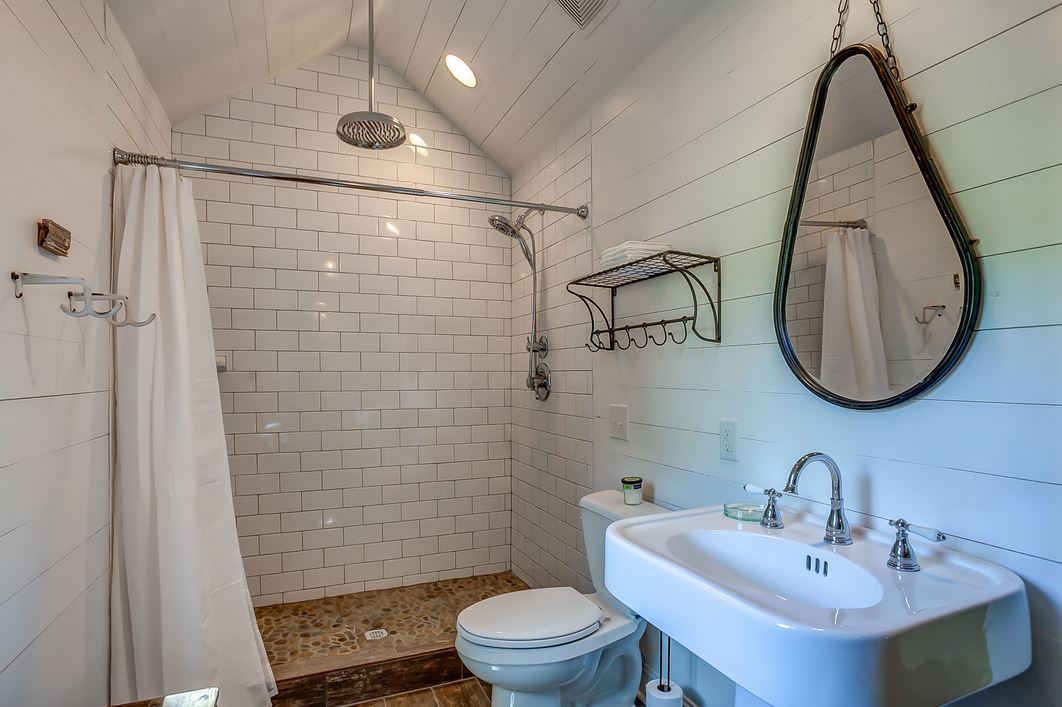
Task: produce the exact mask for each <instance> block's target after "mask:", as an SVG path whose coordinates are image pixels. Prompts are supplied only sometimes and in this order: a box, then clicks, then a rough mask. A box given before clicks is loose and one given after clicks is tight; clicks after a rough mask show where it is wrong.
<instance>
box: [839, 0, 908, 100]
mask: <svg viewBox="0 0 1062 707" xmlns="http://www.w3.org/2000/svg"><path fill="white" fill-rule="evenodd" d="M870 7H871V9H873V10H874V21H875V22H876V23H877V30H878V36H879V37H881V46H883V47H884V48H885V64H886V65H887V66H888V67H889V73H891V74H892V77H893V78H894V79H896V83H899V82H900V67H899V64H897V62H896V55H895V54H893V53H892V40H890V39H889V26H888V25H887V24H885V18H884V17H883V16H882V14H881V3H880V2H878V0H870ZM847 14H848V0H840V2H838V3H837V24H835V25H834V26H833V40H832V41H831V42H830V56H833V55H834V54H836V53H837V50H838V49H840V48H841V38H842V35H843V34H844V23H845V19H846V18H845V16H846V15H847Z"/></svg>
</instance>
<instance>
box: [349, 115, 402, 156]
mask: <svg viewBox="0 0 1062 707" xmlns="http://www.w3.org/2000/svg"><path fill="white" fill-rule="evenodd" d="M336 134H337V135H339V139H341V140H342V141H343V142H345V143H347V144H348V145H353V146H354V147H362V148H365V149H366V150H386V149H388V148H391V147H398V146H399V145H401V144H402V143H404V142H405V141H406V129H405V127H404V126H403V125H402V123H400V122H399V121H398V119H397V118H394V117H392V116H390V115H387V114H386V113H377V112H375V111H371V110H359V111H357V112H356V113H348V114H347V115H344V116H343V117H342V118H340V119H339V124H338V125H337V126H336Z"/></svg>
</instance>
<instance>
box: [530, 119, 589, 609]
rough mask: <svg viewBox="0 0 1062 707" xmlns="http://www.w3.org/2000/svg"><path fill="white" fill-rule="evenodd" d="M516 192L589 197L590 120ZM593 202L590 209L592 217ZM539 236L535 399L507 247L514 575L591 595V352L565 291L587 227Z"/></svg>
mask: <svg viewBox="0 0 1062 707" xmlns="http://www.w3.org/2000/svg"><path fill="white" fill-rule="evenodd" d="M513 182H514V188H513V195H514V198H516V199H520V200H523V201H538V202H549V203H558V204H563V205H565V206H579V205H582V204H589V203H590V118H589V116H586V117H585V118H583V119H582V120H579V121H577V122H576V123H575V124H574V125H573V126H572V127H571V128H569V129H568V130H566V131H565V132H564V133H563V134H562V135H561V136H559V137H558V138H557V140H556V141H555V142H554V143H553V144H552V145H551V146H550V148H549V149H548V150H546V152H544V153H543V154H542V155H540V156H539V158H538V159H537V160H535V161H533V162H532V163H531V164H529V165H527V166H526V167H525V168H524V169H522V170H521V171H520V172H519V173H518V174H517V175H516V176H515V177H514V179H513ZM592 219H593V208H592V205H591V220H592ZM528 224H529V225H530V227H531V228H532V229H534V230H535V236H536V238H537V240H538V263H539V269H540V273H539V288H540V289H539V292H540V295H539V301H538V310H539V312H538V315H539V319H538V322H539V325H538V331H539V335H540V336H542V335H545V336H546V337H547V339H548V340H549V353H548V355H547V356H546V358H545V361H544V362H545V363H546V365H548V366H549V368H550V370H551V372H552V381H553V389H552V393H551V395H550V397H549V399H548V400H546V401H545V402H539V401H537V400H535V398H534V396H533V395H532V394H531V392H530V391H528V390H527V388H526V387H525V381H526V379H527V351H526V346H527V338H528V336H529V334H530V332H531V277H530V273H531V269H530V267H529V266H528V265H527V263H526V261H525V260H524V259H523V257H522V256H521V254H520V251H519V250H518V248H517V246H516V245H515V244H513V254H512V262H513V266H512V271H513V320H512V321H513V324H512V330H513V337H512V371H513V373H512V380H511V388H512V418H513V419H512V440H513V444H512V447H513V532H512V553H513V554H512V564H513V571H514V572H516V573H517V574H519V575H520V576H521V577H522V578H523V579H524V580H525V581H527V582H528V583H529V584H531V585H532V586H571V587H575V588H576V589H578V590H579V591H582V592H590V591H593V588H592V584H591V583H590V571H589V568H588V566H587V561H586V546H585V543H584V541H583V535H582V525H581V521H580V518H579V499H580V498H582V497H583V496H584V495H585V494H587V493H588V492H589V491H590V490H591V488H592V486H593V402H592V399H591V393H592V379H591V375H592V374H591V353H590V351H589V350H588V349H587V348H586V346H585V344H586V340H587V334H588V333H589V322H588V320H587V317H586V309H585V307H583V305H582V304H580V303H579V301H578V300H576V299H575V298H574V297H572V295H571V294H569V293H568V292H567V291H566V290H565V286H566V285H567V284H568V282H569V281H571V280H573V279H574V278H576V277H578V276H579V275H584V274H586V273H588V272H590V270H591V269H592V262H591V261H592V254H591V252H590V223H589V221H582V220H580V219H578V218H577V217H575V216H562V215H560V214H550V213H547V214H545V216H544V217H541V218H540V217H539V216H538V215H535V216H533V217H532V218H531V219H530V220H529V221H528Z"/></svg>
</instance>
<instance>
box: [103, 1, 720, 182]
mask: <svg viewBox="0 0 1062 707" xmlns="http://www.w3.org/2000/svg"><path fill="white" fill-rule="evenodd" d="M107 2H108V4H109V5H110V7H111V9H112V11H113V12H114V14H115V17H116V18H117V19H118V22H119V24H121V26H122V29H123V30H124V31H125V33H126V34H127V35H128V37H129V41H130V43H131V44H132V46H133V49H134V51H135V52H136V53H137V56H138V58H139V59H140V62H141V64H142V65H143V66H144V69H145V71H146V72H147V74H148V77H149V78H150V79H151V82H152V85H153V86H154V88H155V90H156V91H157V92H158V94H159V98H160V99H161V100H162V103H163V105H164V106H165V107H166V110H167V112H168V113H169V116H170V118H172V119H173V120H175V121H176V120H180V119H182V118H184V117H187V116H189V115H192V114H194V113H196V112H198V111H200V110H202V109H203V108H205V107H207V106H209V105H211V104H213V103H215V102H217V101H218V100H220V99H221V98H224V97H226V96H230V95H232V94H235V93H237V92H239V91H241V90H243V89H245V88H248V87H250V86H253V85H255V84H258V83H260V82H262V81H264V80H266V79H268V78H269V77H271V76H275V75H277V74H279V73H282V72H284V71H286V70H288V69H290V68H293V67H295V66H299V65H301V64H304V63H306V62H308V61H309V60H311V59H313V58H315V57H317V56H319V55H321V54H324V53H326V52H328V51H331V50H334V49H336V48H338V47H341V46H344V45H347V44H353V45H355V46H360V47H365V46H367V44H368V42H367V35H368V0H107ZM704 2H706V0H608V4H607V6H606V11H607V12H608V14H607V15H605V17H604V19H603V20H602V21H601V22H600V24H599V25H598V26H597V27H596V28H595V29H593V31H591V32H590V33H589V34H587V33H586V32H584V31H583V30H580V29H579V28H578V27H577V26H576V25H575V23H574V22H572V20H571V19H570V18H569V17H568V16H567V15H566V14H565V13H564V12H563V11H562V10H561V8H560V7H559V6H558V5H557V4H556V2H554V0H377V4H376V50H377V53H378V55H379V59H380V61H382V62H383V63H385V64H387V65H388V66H390V67H391V68H392V69H393V70H395V71H396V72H397V73H399V74H401V75H402V76H404V77H405V79H406V81H408V82H409V83H410V84H411V85H412V86H413V87H414V88H416V89H417V90H418V91H420V92H421V93H422V94H423V95H424V96H425V97H426V98H427V99H428V100H429V101H431V102H432V103H433V104H434V105H435V106H436V107H437V108H438V109H439V110H441V111H442V112H443V113H444V114H445V115H446V116H447V117H448V118H450V120H451V121H452V122H453V123H454V124H455V125H456V126H458V127H459V128H460V129H461V130H462V131H463V132H464V133H465V134H466V135H467V136H468V137H469V138H471V139H472V140H473V141H475V142H476V143H478V144H479V145H480V147H482V149H483V150H484V152H486V153H487V154H488V155H490V156H491V157H492V158H493V159H494V160H495V161H496V162H498V164H500V165H501V166H502V167H503V168H505V169H507V170H508V171H509V172H513V171H515V170H516V169H518V168H519V167H521V166H522V165H523V164H524V163H525V162H526V160H527V159H528V158H530V157H532V156H533V155H535V154H537V153H538V152H539V151H540V150H541V149H542V148H543V147H544V146H545V145H547V144H548V143H549V142H550V141H551V140H552V139H553V138H555V137H556V136H557V135H558V134H559V133H560V132H561V131H562V130H564V129H565V128H567V127H568V126H569V125H570V124H571V123H572V122H573V121H574V120H576V119H577V118H579V117H580V116H581V115H582V114H583V113H585V111H587V110H588V109H589V108H590V106H592V105H593V103H594V101H596V100H597V99H598V98H600V97H601V96H602V95H604V93H605V92H606V91H608V89H610V88H611V87H612V86H614V85H615V84H616V83H617V82H618V81H619V79H620V78H621V77H622V76H623V75H624V74H626V73H627V72H628V71H630V70H631V69H633V68H634V67H635V66H637V64H638V63H639V62H640V61H641V60H642V59H644V58H645V57H646V56H647V55H648V54H649V53H650V52H652V51H653V50H654V49H655V48H656V47H658V46H659V45H660V44H661V43H663V42H664V41H665V40H666V39H667V37H668V36H670V35H671V33H672V32H674V31H675V30H676V29H677V28H678V27H679V25H681V24H682V22H684V21H685V20H686V19H687V18H689V17H691V16H692V15H693V14H694V13H695V12H696V11H697V10H698V9H699V8H700V7H702V6H703V5H704ZM446 53H453V54H457V55H458V56H460V57H462V58H464V59H465V60H466V61H467V62H468V63H469V64H470V65H471V66H472V68H473V69H474V70H475V72H476V75H477V77H478V85H477V86H476V87H475V88H467V87H465V86H463V85H461V84H459V83H458V82H457V81H455V80H454V79H453V77H452V76H450V74H449V72H448V71H447V70H446V68H445V66H444V65H443V63H442V57H443V55H444V54H446Z"/></svg>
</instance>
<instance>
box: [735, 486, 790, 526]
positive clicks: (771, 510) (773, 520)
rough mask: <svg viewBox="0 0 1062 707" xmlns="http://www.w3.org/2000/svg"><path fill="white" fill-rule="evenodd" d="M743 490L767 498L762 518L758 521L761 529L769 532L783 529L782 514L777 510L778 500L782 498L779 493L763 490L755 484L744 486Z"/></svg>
mask: <svg viewBox="0 0 1062 707" xmlns="http://www.w3.org/2000/svg"><path fill="white" fill-rule="evenodd" d="M744 488H745V490H746V491H748V492H749V493H762V494H763V495H764V496H766V497H767V507H766V508H764V509H763V518H762V519H760V526H761V527H763V528H767V529H769V530H778V529H780V528H784V527H785V524H784V523H783V522H782V512H781V511H780V510H778V499H779V498H781V497H782V496H783V493H782V492H781V491H776V490H774V489H765V488H763V487H762V486H756V485H755V484H745V486H744Z"/></svg>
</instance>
